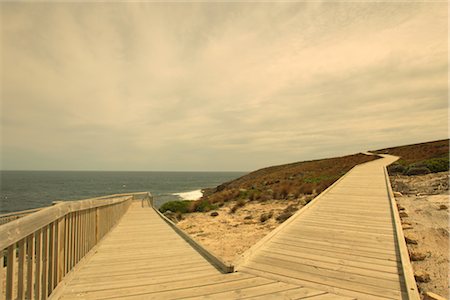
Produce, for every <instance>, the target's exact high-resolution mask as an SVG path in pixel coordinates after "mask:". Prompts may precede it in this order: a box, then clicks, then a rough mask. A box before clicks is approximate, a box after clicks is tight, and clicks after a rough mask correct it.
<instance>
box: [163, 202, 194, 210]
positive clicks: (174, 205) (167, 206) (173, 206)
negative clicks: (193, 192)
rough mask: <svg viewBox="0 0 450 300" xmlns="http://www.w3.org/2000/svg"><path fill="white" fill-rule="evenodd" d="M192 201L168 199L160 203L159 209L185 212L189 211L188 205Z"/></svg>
mask: <svg viewBox="0 0 450 300" xmlns="http://www.w3.org/2000/svg"><path fill="white" fill-rule="evenodd" d="M193 202H194V201H189V200H183V201H169V202H166V203H164V204H163V205H161V207H160V208H159V211H160V212H162V213H165V212H166V211H168V210H170V211H171V212H180V213H187V212H189V207H190V205H191V204H192V203H193Z"/></svg>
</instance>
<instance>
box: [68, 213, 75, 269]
mask: <svg viewBox="0 0 450 300" xmlns="http://www.w3.org/2000/svg"><path fill="white" fill-rule="evenodd" d="M70 223H71V228H72V230H71V231H72V232H71V238H70V269H71V270H72V268H73V266H74V265H75V234H76V230H77V229H76V221H75V212H73V213H72V218H71V220H70Z"/></svg>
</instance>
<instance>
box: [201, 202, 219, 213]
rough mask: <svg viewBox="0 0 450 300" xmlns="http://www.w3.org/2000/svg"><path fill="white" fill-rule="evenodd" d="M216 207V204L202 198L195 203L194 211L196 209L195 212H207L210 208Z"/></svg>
mask: <svg viewBox="0 0 450 300" xmlns="http://www.w3.org/2000/svg"><path fill="white" fill-rule="evenodd" d="M217 208H218V206H217V205H214V204H211V203H209V201H207V200H203V201H200V202H197V205H196V207H195V211H197V212H208V211H210V210H215V209H217Z"/></svg>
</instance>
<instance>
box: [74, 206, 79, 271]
mask: <svg viewBox="0 0 450 300" xmlns="http://www.w3.org/2000/svg"><path fill="white" fill-rule="evenodd" d="M74 222H75V226H74V227H75V235H74V243H73V254H74V256H73V266H75V265H76V264H77V262H78V234H79V233H80V230H79V228H78V226H79V225H80V223H79V222H78V212H75V215H74Z"/></svg>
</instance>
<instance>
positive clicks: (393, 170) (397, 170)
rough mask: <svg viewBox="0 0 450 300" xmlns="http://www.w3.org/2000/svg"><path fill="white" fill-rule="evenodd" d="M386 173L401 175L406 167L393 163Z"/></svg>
mask: <svg viewBox="0 0 450 300" xmlns="http://www.w3.org/2000/svg"><path fill="white" fill-rule="evenodd" d="M388 171H389V173H390V174H403V173H405V171H406V167H405V166H403V165H401V164H398V163H395V164H392V165H390V166H389V167H388Z"/></svg>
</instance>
